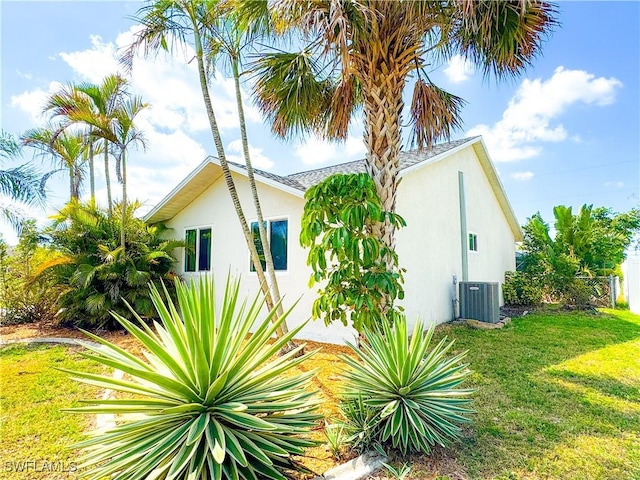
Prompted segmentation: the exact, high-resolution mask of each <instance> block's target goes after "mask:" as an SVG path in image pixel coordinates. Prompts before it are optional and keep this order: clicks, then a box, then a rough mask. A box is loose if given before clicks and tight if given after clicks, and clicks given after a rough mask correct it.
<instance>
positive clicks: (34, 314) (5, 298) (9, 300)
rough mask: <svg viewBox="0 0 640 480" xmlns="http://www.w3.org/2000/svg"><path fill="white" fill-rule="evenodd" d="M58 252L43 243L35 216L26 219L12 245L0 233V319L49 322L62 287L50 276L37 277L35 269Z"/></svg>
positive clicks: (3, 321)
mask: <svg viewBox="0 0 640 480" xmlns="http://www.w3.org/2000/svg"><path fill="white" fill-rule="evenodd" d="M57 256H59V253H58V252H56V251H55V250H54V249H52V248H51V247H49V246H47V245H43V237H42V235H41V234H40V232H39V231H38V229H37V227H36V223H35V220H32V219H30V220H25V221H24V222H23V224H22V228H21V230H20V236H19V238H18V244H17V245H16V246H15V247H14V248H13V249H11V251H10V252H9V249H8V248H7V245H6V243H5V242H4V240H3V239H2V238H1V237H0V323H2V324H3V325H7V324H19V323H30V322H50V321H53V320H54V318H55V314H56V311H57V303H56V300H57V297H58V294H59V293H60V289H59V288H58V287H57V285H56V283H55V281H54V280H53V279H52V278H51V277H50V276H42V277H40V278H38V279H37V281H36V280H35V279H34V277H33V272H34V271H37V269H38V268H39V266H40V265H41V264H43V263H44V262H49V261H51V259H52V258H56V257H57Z"/></svg>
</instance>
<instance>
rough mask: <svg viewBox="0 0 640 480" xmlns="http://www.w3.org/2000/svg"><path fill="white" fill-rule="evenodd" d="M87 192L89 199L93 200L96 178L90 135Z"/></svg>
mask: <svg viewBox="0 0 640 480" xmlns="http://www.w3.org/2000/svg"><path fill="white" fill-rule="evenodd" d="M89 190H90V191H91V198H92V199H93V198H95V196H96V178H95V176H94V169H93V137H92V136H91V135H89Z"/></svg>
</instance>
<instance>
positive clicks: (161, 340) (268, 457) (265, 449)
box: [70, 276, 320, 480]
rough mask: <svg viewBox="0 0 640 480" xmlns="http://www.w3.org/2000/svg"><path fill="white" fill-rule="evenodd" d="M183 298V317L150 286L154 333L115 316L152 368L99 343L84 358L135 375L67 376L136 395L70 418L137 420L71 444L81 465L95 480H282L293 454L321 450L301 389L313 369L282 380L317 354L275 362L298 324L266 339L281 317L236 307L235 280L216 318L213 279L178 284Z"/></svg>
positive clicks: (255, 307)
mask: <svg viewBox="0 0 640 480" xmlns="http://www.w3.org/2000/svg"><path fill="white" fill-rule="evenodd" d="M176 289H177V298H178V305H177V307H178V308H176V306H174V303H173V302H172V301H171V300H170V299H167V301H166V303H165V302H164V301H163V299H162V298H161V296H160V294H159V293H158V291H157V289H156V288H155V287H154V286H151V299H152V301H153V303H154V305H155V307H156V309H157V311H158V315H159V316H160V318H161V321H162V324H160V323H155V325H154V326H155V331H154V330H152V329H151V328H150V327H148V326H147V325H146V324H144V323H142V322H141V323H140V326H137V325H135V324H133V323H132V322H129V321H128V320H127V319H125V318H123V317H122V316H119V315H117V314H114V316H115V317H116V318H117V320H118V322H120V324H121V325H122V326H123V327H124V328H126V329H127V331H128V332H129V333H130V334H131V335H133V336H134V337H135V338H136V339H138V340H139V341H140V343H141V344H142V346H143V347H144V349H145V350H146V352H145V358H146V360H142V359H140V358H138V357H136V356H134V355H132V354H130V353H129V352H127V351H125V350H123V349H121V348H119V347H117V346H115V345H114V344H112V343H109V342H108V341H106V340H103V339H101V338H99V337H96V336H94V335H89V336H90V337H91V338H92V339H93V340H95V341H97V342H99V343H100V344H101V346H100V347H93V346H91V345H90V344H87V343H84V346H85V347H86V348H87V349H88V350H89V351H90V352H91V353H86V354H85V356H86V357H87V358H90V359H93V360H96V361H97V362H99V363H102V364H104V365H106V366H108V367H113V368H115V369H118V370H120V371H122V372H125V373H126V374H127V376H128V378H127V379H125V380H118V379H115V378H113V377H111V376H109V375H94V374H89V373H83V372H70V373H71V374H72V375H73V377H74V378H75V379H77V380H79V381H81V382H84V383H89V384H92V385H96V386H99V387H103V388H109V389H112V390H115V391H117V392H125V393H129V394H133V395H134V396H135V398H122V399H114V400H90V401H87V402H86V403H88V404H89V405H88V406H86V407H79V408H74V409H71V411H74V412H83V413H90V414H96V413H97V414H133V415H134V417H132V418H125V419H123V421H120V422H118V424H117V426H115V427H114V428H112V429H110V430H109V431H107V432H104V433H99V434H98V435H96V436H93V437H91V438H89V439H88V440H86V441H83V442H81V443H79V444H78V445H76V446H75V447H76V448H84V449H85V456H84V458H83V461H84V462H86V463H85V465H86V466H88V467H89V468H90V469H91V472H90V473H91V475H92V476H93V478H110V479H113V480H118V479H122V480H124V479H126V480H135V479H146V478H163V479H165V478H167V479H168V478H181V479H183V478H185V479H186V478H193V479H204V478H206V479H213V480H221V479H225V480H226V479H238V478H242V479H253V480H257V479H258V478H260V479H264V478H268V479H279V480H286V477H285V475H284V474H283V473H282V472H283V470H287V469H296V468H297V465H296V464H295V462H294V461H293V459H292V458H291V457H292V455H301V454H302V453H303V451H304V449H305V448H306V447H308V446H311V445H314V444H315V443H314V442H312V441H310V440H307V439H305V435H306V434H307V433H308V432H309V430H310V429H311V428H312V427H314V426H315V425H316V423H317V420H318V419H319V418H320V416H319V415H316V414H315V413H314V410H315V408H316V405H315V404H314V403H312V402H311V401H310V399H311V397H312V395H313V394H312V393H309V392H308V391H307V390H306V389H305V387H306V386H307V384H308V383H309V380H310V378H311V377H312V376H313V374H314V372H307V373H297V374H293V375H282V374H284V373H288V372H290V371H291V369H292V368H294V367H295V366H297V365H299V364H300V363H302V362H303V361H305V360H306V359H307V358H309V356H310V355H311V354H312V353H314V352H311V353H308V354H305V355H301V356H299V355H300V352H301V351H302V349H303V347H304V345H300V346H298V347H297V348H295V349H294V350H292V351H290V352H289V353H287V354H285V355H282V356H280V357H278V356H276V354H277V352H278V351H279V350H280V349H281V348H282V347H284V346H285V345H287V343H288V342H289V341H290V340H291V339H292V338H293V337H294V335H296V333H298V332H299V331H300V329H301V328H302V326H300V327H298V328H296V329H294V330H292V331H290V332H289V333H287V334H286V335H284V336H282V337H280V338H277V339H275V340H273V341H272V342H270V339H271V337H272V335H273V334H274V333H275V331H276V330H277V328H278V327H279V326H280V325H282V323H283V322H284V321H285V318H286V314H285V315H282V316H281V317H279V318H278V319H277V320H273V319H274V313H275V310H274V311H272V312H270V313H269V315H268V316H267V317H266V318H264V319H262V320H261V321H259V322H257V321H258V316H259V313H260V310H261V308H262V306H263V302H262V301H259V297H258V296H256V297H255V299H254V300H253V301H252V302H249V303H247V302H246V301H244V302H242V303H240V302H239V299H238V292H239V289H240V284H239V281H229V280H228V281H227V285H226V287H225V295H224V300H223V302H222V304H221V305H219V308H218V309H216V307H217V306H216V305H215V301H214V299H215V298H216V297H215V291H214V287H213V281H212V280H211V279H210V278H209V277H206V276H205V277H201V278H200V280H199V281H198V282H197V283H196V282H194V283H192V284H189V285H187V286H185V285H183V284H181V283H179V282H176ZM165 294H166V291H165ZM178 312H180V313H178ZM287 313H289V312H287ZM271 322H273V323H271ZM254 325H257V326H256V329H255V331H254V333H253V334H252V335H251V337H249V338H247V334H248V333H249V329H251V328H252V327H253V326H254Z"/></svg>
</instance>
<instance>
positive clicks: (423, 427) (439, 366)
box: [343, 318, 473, 453]
mask: <svg viewBox="0 0 640 480" xmlns="http://www.w3.org/2000/svg"><path fill="white" fill-rule="evenodd" d="M433 331H434V327H433V326H432V327H431V328H429V330H428V331H427V332H426V333H424V332H423V328H422V324H421V322H420V321H417V322H416V324H415V327H414V330H413V335H412V336H411V337H410V338H409V335H408V331H407V323H406V319H404V318H402V319H398V320H397V321H396V322H394V324H393V327H390V326H389V325H388V324H386V323H385V324H383V326H382V328H381V329H379V330H375V331H372V330H369V329H366V328H365V338H366V339H367V342H368V343H366V344H362V345H360V348H357V347H356V346H354V345H352V344H350V345H349V346H350V347H351V349H352V350H353V351H354V353H355V354H356V357H357V359H354V358H353V357H349V356H346V355H345V356H343V360H344V361H345V363H347V365H348V366H349V367H350V368H349V369H348V370H347V371H346V372H345V373H344V379H345V382H346V384H345V389H346V391H345V399H346V401H347V402H349V407H350V408H351V409H353V408H355V407H357V406H358V403H356V401H357V402H359V403H360V405H361V408H364V407H366V408H368V409H371V410H373V415H374V418H375V420H374V424H368V428H369V429H370V431H373V432H375V436H376V438H372V440H373V441H379V442H382V443H387V444H390V445H392V446H393V447H394V448H397V449H399V450H401V451H402V452H403V453H406V452H408V451H417V452H427V453H428V452H429V451H430V450H431V447H432V446H433V445H435V444H438V445H443V446H444V445H446V444H447V443H448V441H449V440H451V439H454V438H456V437H457V436H458V435H459V433H460V427H459V425H460V424H462V423H466V422H468V421H469V420H468V418H467V417H466V416H465V415H466V414H469V413H472V410H471V409H469V408H467V405H468V404H469V403H470V402H471V399H470V398H469V396H470V395H471V394H472V393H473V390H470V389H463V388H459V387H460V384H461V383H462V382H463V380H464V379H465V378H466V377H467V376H468V375H469V373H470V371H469V370H468V368H467V365H466V364H463V363H461V362H462V360H463V359H464V357H465V355H466V353H467V352H463V353H460V354H458V355H454V356H452V357H450V358H447V357H446V356H445V355H446V354H447V352H448V351H449V349H450V348H451V346H452V345H453V342H451V343H448V344H447V341H446V340H447V339H446V338H443V339H442V340H441V341H440V342H439V343H438V344H437V345H436V346H435V347H433V348H429V345H430V342H431V337H432V336H433ZM356 413H357V412H356ZM353 414H354V412H351V413H350V415H353Z"/></svg>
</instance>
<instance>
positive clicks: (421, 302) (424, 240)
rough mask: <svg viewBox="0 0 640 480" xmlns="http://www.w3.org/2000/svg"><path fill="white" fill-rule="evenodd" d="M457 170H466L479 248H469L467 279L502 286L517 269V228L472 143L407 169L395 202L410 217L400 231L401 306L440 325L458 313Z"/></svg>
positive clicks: (468, 202)
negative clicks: (403, 271) (511, 223)
mask: <svg viewBox="0 0 640 480" xmlns="http://www.w3.org/2000/svg"><path fill="white" fill-rule="evenodd" d="M459 171H461V172H463V173H464V186H465V200H466V202H465V203H466V213H467V215H466V218H467V230H468V232H472V233H475V234H477V236H478V251H477V252H472V251H468V256H467V257H468V275H469V278H468V280H469V281H482V282H499V283H500V285H502V283H503V282H504V273H505V271H507V270H515V239H514V235H513V232H512V231H511V229H510V227H509V225H508V223H507V220H506V217H505V215H504V213H503V211H502V209H501V207H500V205H499V204H498V201H497V199H496V197H495V195H494V194H493V190H492V188H491V185H490V184H489V181H488V179H487V177H486V175H485V173H484V171H483V169H482V166H481V165H480V163H479V161H478V159H477V157H476V155H475V152H474V150H473V147H467V148H465V149H463V150H460V151H458V152H456V153H453V154H452V155H451V156H449V157H447V158H445V159H443V160H441V161H439V162H436V163H434V164H432V165H428V166H426V167H424V168H420V169H418V170H415V171H412V172H409V173H407V174H406V175H405V177H404V178H403V179H402V182H401V183H400V188H399V193H398V203H397V212H398V213H399V214H400V215H402V216H403V217H404V219H405V220H406V221H407V226H406V227H405V228H402V229H401V230H400V231H399V232H398V233H397V252H398V255H399V259H400V264H401V266H403V267H405V268H406V269H407V272H406V274H405V300H404V301H403V302H402V305H403V306H404V308H405V312H406V314H407V318H408V319H409V321H414V320H415V318H417V317H420V318H422V320H423V322H425V323H427V324H429V323H432V322H435V323H441V322H445V321H448V320H451V319H452V318H453V316H454V303H453V299H454V285H453V276H454V275H455V276H456V277H457V280H458V282H459V281H461V280H462V253H461V233H460V228H461V227H460V200H459V188H458V172H459ZM467 243H468V242H467V241H466V239H465V248H467V249H468V245H467ZM501 298H502V295H501ZM501 302H502V300H501Z"/></svg>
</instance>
